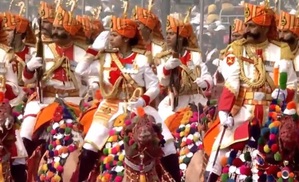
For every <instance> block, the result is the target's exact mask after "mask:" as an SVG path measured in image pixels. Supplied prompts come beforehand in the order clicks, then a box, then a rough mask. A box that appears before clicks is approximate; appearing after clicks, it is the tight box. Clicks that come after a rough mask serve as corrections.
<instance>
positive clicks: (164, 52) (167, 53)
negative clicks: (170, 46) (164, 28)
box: [155, 51, 171, 59]
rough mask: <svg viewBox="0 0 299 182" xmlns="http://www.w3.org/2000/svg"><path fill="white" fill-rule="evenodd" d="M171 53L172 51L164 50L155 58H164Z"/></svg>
mask: <svg viewBox="0 0 299 182" xmlns="http://www.w3.org/2000/svg"><path fill="white" fill-rule="evenodd" d="M170 54H171V52H170V51H163V52H160V53H158V54H156V57H155V58H158V59H161V58H163V57H165V56H168V55H170Z"/></svg>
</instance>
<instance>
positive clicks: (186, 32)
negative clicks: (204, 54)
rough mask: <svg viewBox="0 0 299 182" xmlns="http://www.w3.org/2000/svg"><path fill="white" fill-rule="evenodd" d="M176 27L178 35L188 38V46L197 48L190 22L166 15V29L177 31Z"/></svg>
mask: <svg viewBox="0 0 299 182" xmlns="http://www.w3.org/2000/svg"><path fill="white" fill-rule="evenodd" d="M178 29H179V35H180V36H181V37H184V38H187V39H188V43H189V46H188V47H189V48H198V43H197V38H196V35H195V33H194V31H193V28H192V25H191V24H190V23H184V22H183V21H180V20H178V19H176V18H174V17H172V16H167V24H166V31H169V30H172V31H173V32H175V33H177V30H178Z"/></svg>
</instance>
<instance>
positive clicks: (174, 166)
mask: <svg viewBox="0 0 299 182" xmlns="http://www.w3.org/2000/svg"><path fill="white" fill-rule="evenodd" d="M161 163H162V165H163V167H164V169H165V170H166V171H167V172H169V174H170V175H171V176H172V178H173V179H174V180H175V181H176V182H180V181H181V174H180V166H179V157H178V155H177V154H171V155H169V156H166V157H163V158H162V159H161Z"/></svg>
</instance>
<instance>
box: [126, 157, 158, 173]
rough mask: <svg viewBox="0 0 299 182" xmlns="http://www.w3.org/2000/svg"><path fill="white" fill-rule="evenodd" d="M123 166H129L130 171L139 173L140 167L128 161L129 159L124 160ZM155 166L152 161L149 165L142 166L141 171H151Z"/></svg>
mask: <svg viewBox="0 0 299 182" xmlns="http://www.w3.org/2000/svg"><path fill="white" fill-rule="evenodd" d="M125 164H126V165H127V166H129V167H130V168H131V169H133V170H134V171H140V166H139V165H136V164H134V163H133V162H131V161H129V159H127V158H125ZM154 166H155V161H152V162H151V163H149V164H148V165H144V168H143V171H144V172H149V171H150V170H152V169H153V167H154Z"/></svg>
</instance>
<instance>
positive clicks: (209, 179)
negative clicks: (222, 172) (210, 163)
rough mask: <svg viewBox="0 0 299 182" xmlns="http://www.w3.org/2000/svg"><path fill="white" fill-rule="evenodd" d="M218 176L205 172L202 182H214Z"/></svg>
mask: <svg viewBox="0 0 299 182" xmlns="http://www.w3.org/2000/svg"><path fill="white" fill-rule="evenodd" d="M218 178H219V176H218V175H217V174H215V173H212V172H209V171H206V172H205V181H204V182H216V181H217V180H218Z"/></svg>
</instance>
